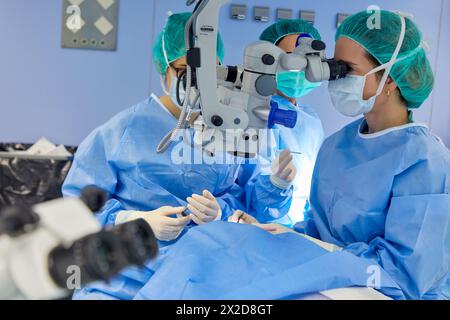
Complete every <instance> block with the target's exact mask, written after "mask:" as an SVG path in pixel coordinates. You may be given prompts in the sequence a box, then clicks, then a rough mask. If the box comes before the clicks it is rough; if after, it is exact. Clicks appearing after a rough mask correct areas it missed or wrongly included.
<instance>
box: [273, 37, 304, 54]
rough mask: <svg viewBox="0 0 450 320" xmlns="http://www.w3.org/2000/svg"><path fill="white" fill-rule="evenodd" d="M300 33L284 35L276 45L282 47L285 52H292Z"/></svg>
mask: <svg viewBox="0 0 450 320" xmlns="http://www.w3.org/2000/svg"><path fill="white" fill-rule="evenodd" d="M299 35H300V33H298V34H289V35H287V36H285V37H284V38H283V39H282V40H281V41H280V43H279V44H278V47H279V48H280V49H283V50H284V51H285V52H287V53H292V52H294V50H295V47H296V45H297V39H298V36H299Z"/></svg>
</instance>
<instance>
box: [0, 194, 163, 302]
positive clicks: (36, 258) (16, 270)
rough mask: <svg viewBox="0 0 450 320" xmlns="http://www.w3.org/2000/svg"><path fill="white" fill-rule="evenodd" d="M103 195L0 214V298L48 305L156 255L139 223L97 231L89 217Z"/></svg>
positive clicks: (11, 209) (146, 230)
mask: <svg viewBox="0 0 450 320" xmlns="http://www.w3.org/2000/svg"><path fill="white" fill-rule="evenodd" d="M105 200H106V194H105V193H103V192H102V191H100V190H98V189H95V188H86V189H85V190H84V191H83V193H82V196H81V197H80V198H79V199H78V198H72V199H58V200H53V201H49V202H46V203H42V204H38V205H35V206H34V207H32V208H27V207H9V208H4V209H3V210H2V211H1V212H0V299H4V300H5V299H6V300H16V299H30V300H54V299H64V298H67V297H69V296H70V294H71V292H72V291H73V290H76V289H80V288H81V287H82V286H84V285H86V284H89V283H91V282H96V281H108V280H110V279H111V278H112V277H114V276H115V275H117V274H118V273H119V272H120V271H122V270H123V269H124V268H126V267H128V266H143V265H144V264H145V263H146V262H147V261H149V260H151V259H154V258H155V257H156V255H157V253H158V242H157V240H156V238H155V235H154V233H153V231H152V229H151V228H150V226H149V225H148V223H146V222H145V221H144V220H136V221H133V222H129V223H125V224H122V225H118V226H114V227H107V228H106V229H103V228H102V227H101V225H100V223H99V222H98V221H97V219H96V218H95V216H94V214H93V212H97V211H98V210H99V209H100V208H101V207H102V206H103V204H104V202H105Z"/></svg>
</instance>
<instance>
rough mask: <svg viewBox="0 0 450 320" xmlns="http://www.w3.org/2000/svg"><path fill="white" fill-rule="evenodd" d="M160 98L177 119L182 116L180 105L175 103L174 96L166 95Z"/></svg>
mask: <svg viewBox="0 0 450 320" xmlns="http://www.w3.org/2000/svg"><path fill="white" fill-rule="evenodd" d="M159 100H160V101H161V103H162V104H163V105H164V107H166V109H167V111H169V112H170V113H171V114H172V115H173V116H174V117H175V119H179V118H180V115H181V110H180V108H179V107H178V106H176V105H175V103H174V102H173V101H172V98H170V97H169V96H167V95H166V96H163V97H160V98H159Z"/></svg>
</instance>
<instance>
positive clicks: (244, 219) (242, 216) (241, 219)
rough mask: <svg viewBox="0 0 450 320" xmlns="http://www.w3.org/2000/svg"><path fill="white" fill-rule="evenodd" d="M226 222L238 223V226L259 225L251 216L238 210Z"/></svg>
mask: <svg viewBox="0 0 450 320" xmlns="http://www.w3.org/2000/svg"><path fill="white" fill-rule="evenodd" d="M228 222H234V223H240V224H255V223H259V222H258V220H256V219H255V218H254V217H252V216H251V215H249V214H247V213H245V212H244V211H241V210H238V211H236V212H235V213H234V214H233V215H232V216H231V217H230V218H228Z"/></svg>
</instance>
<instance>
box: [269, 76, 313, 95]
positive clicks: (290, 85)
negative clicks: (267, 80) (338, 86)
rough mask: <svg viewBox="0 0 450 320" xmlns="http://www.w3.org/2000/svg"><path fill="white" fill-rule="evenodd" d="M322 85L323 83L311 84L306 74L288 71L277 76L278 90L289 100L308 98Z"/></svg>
mask: <svg viewBox="0 0 450 320" xmlns="http://www.w3.org/2000/svg"><path fill="white" fill-rule="evenodd" d="M321 85H322V83H321V82H314V83H313V82H309V81H308V80H307V79H306V75H305V72H298V71H286V72H281V73H279V74H277V88H278V90H279V91H281V92H282V93H283V94H285V95H286V96H287V97H289V98H300V97H303V96H306V95H307V94H308V93H310V92H311V91H312V90H314V89H316V88H318V87H320V86H321Z"/></svg>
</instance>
